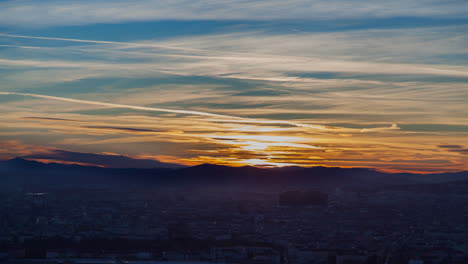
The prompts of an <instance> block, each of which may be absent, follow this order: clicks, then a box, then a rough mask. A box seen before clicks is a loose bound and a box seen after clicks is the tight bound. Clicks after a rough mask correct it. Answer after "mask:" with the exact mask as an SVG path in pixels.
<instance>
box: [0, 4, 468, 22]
mask: <svg viewBox="0 0 468 264" xmlns="http://www.w3.org/2000/svg"><path fill="white" fill-rule="evenodd" d="M466 10H467V8H466V2H465V1H445V2H434V1H431V0H415V1H411V2H408V1H403V0H395V1H371V0H364V1H359V3H356V2H355V1H347V0H314V1H307V0H291V1H287V2H286V1H281V0H270V1H261V0H251V1H242V0H214V1H206V0H205V1H204V0H191V1H186V0H133V1H131V2H128V1H123V0H116V1H115V0H113V1H111V0H93V1H91V0H83V1H51V0H44V1H40V2H37V1H33V0H23V1H4V2H0V24H3V25H15V26H30V27H32V26H53V25H60V26H63V25H81V24H94V23H119V22H130V21H148V20H218V21H219V20H248V21H252V20H297V19H306V20H333V19H363V18H367V19H369V18H387V17H433V18H438V17H442V18H444V17H446V18H465V17H466V15H467V11H466Z"/></svg>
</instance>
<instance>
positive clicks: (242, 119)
mask: <svg viewBox="0 0 468 264" xmlns="http://www.w3.org/2000/svg"><path fill="white" fill-rule="evenodd" d="M0 95H21V96H29V97H35V98H42V99H48V100H57V101H63V102H70V103H77V104H88V105H99V106H108V107H112V108H126V109H134V110H142V111H152V112H166V113H176V114H186V115H198V116H208V117H215V118H222V119H223V120H224V121H227V122H229V121H232V122H245V123H259V124H286V125H291V126H296V127H307V128H314V129H326V128H325V127H322V126H314V125H308V124H301V123H296V122H292V121H286V120H259V119H254V118H245V117H238V116H231V115H221V114H214V113H208V112H200V111H190V110H179V109H167V108H157V107H146V106H136V105H126V104H114V103H106V102H97V101H89V100H79V99H73V98H67V97H58V96H50V95H42V94H31V93H14V92H0ZM226 119H228V120H226ZM229 119H230V120H229Z"/></svg>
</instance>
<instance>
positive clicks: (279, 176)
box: [0, 158, 468, 188]
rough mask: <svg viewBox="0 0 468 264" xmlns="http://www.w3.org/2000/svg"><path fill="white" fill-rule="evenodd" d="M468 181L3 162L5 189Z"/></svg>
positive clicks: (348, 172) (346, 172) (336, 171)
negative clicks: (31, 185) (28, 186)
mask: <svg viewBox="0 0 468 264" xmlns="http://www.w3.org/2000/svg"><path fill="white" fill-rule="evenodd" d="M463 180H467V181H468V172H459V173H439V174H408V173H393V174H392V173H384V172H380V171H376V170H373V169H368V168H338V167H310V168H305V167H283V168H258V167H252V166H243V167H229V166H223V165H214V164H201V165H197V166H192V167H184V168H149V169H145V168H124V169H121V168H103V167H93V166H82V165H76V164H72V165H70V164H59V163H47V164H46V163H41V162H38V161H33V160H28V159H22V158H14V159H11V160H6V161H0V183H2V185H3V186H18V185H24V184H44V185H63V184H68V185H71V184H74V185H89V184H105V185H108V186H112V185H116V184H117V185H118V184H120V185H126V184H145V185H147V186H151V185H153V184H154V185H165V184H169V185H176V186H177V185H244V186H263V187H265V186H277V187H282V186H297V187H304V186H307V187H330V188H334V187H342V186H348V187H369V186H383V185H404V184H431V183H443V182H450V181H463Z"/></svg>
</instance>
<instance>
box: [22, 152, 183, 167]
mask: <svg viewBox="0 0 468 264" xmlns="http://www.w3.org/2000/svg"><path fill="white" fill-rule="evenodd" d="M23 158H27V159H38V160H54V161H64V162H68V163H79V164H93V165H97V166H103V167H108V168H181V167H183V166H182V165H179V164H171V163H164V162H160V161H158V160H155V159H139V158H134V157H130V156H124V155H117V154H102V153H100V154H96V153H84V152H73V151H66V150H60V149H56V150H52V151H51V152H50V153H46V154H30V155H26V156H23Z"/></svg>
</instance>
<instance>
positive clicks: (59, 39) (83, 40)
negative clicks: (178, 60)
mask: <svg viewBox="0 0 468 264" xmlns="http://www.w3.org/2000/svg"><path fill="white" fill-rule="evenodd" d="M0 36H2V37H10V38H27V39H43V40H58V41H69V42H81V43H95V44H117V45H127V46H134V47H148V48H162V49H172V50H183V51H204V52H205V51H206V50H203V49H193V48H183V47H174V46H164V45H155V44H145V43H131V42H121V41H107V40H91V39H71V38H52V37H36V36H25V35H13V34H4V33H0Z"/></svg>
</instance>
